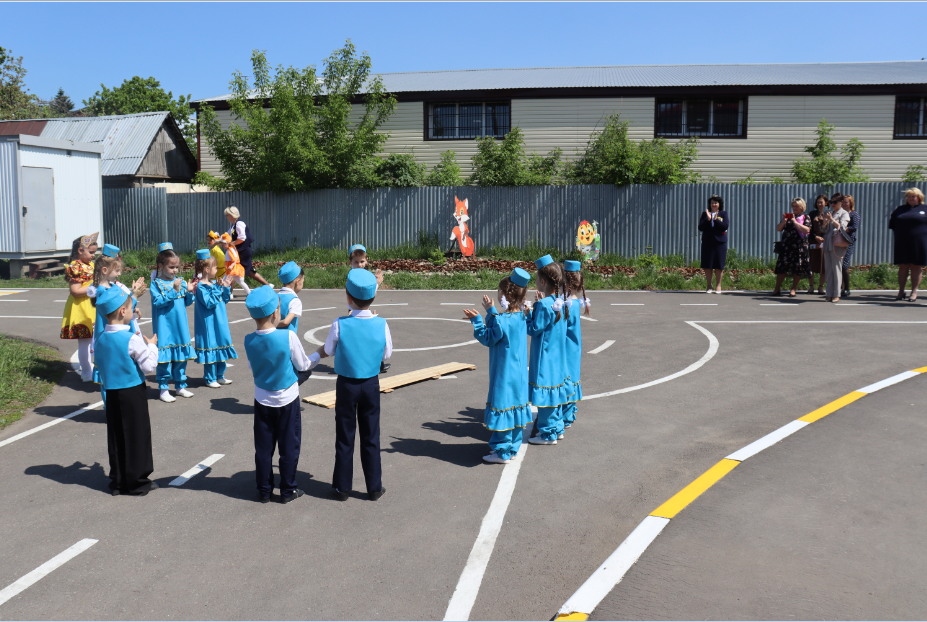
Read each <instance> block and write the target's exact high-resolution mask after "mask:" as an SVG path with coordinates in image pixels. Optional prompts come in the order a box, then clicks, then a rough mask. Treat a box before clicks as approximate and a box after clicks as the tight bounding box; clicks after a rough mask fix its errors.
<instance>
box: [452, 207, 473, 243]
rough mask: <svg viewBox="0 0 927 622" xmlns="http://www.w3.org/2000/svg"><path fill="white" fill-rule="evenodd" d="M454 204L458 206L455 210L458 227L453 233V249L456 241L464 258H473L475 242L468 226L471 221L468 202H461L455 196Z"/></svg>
mask: <svg viewBox="0 0 927 622" xmlns="http://www.w3.org/2000/svg"><path fill="white" fill-rule="evenodd" d="M454 203H456V204H457V205H456V208H455V209H454V220H456V221H457V226H456V227H454V231H452V232H451V237H450V239H451V240H452V242H451V248H454V241H456V242H457V246H458V247H459V248H460V253H461V254H462V255H463V256H464V257H471V256H473V240H472V239H470V235H469V233H470V227H468V226H467V221H468V220H470V216H469V215H468V214H467V208H468V200H467V199H464V200H463V201H461V200H460V199H458V198H457V197H456V196H455V197H454Z"/></svg>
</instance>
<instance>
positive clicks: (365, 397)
mask: <svg viewBox="0 0 927 622" xmlns="http://www.w3.org/2000/svg"><path fill="white" fill-rule="evenodd" d="M357 428H360V445H361V446H360V459H361V466H362V467H363V468H364V482H365V483H366V485H367V493H368V494H369V493H372V492H378V491H379V490H380V489H381V488H382V487H383V481H382V476H383V472H382V469H381V468H380V379H379V377H377V376H374V377H373V378H365V379H357V378H346V377H345V376H338V380H337V381H336V382H335V472H334V473H333V474H332V488H335V489H337V490H338V491H339V492H349V491H350V490H351V486H352V481H353V479H354V436H355V434H356V432H357Z"/></svg>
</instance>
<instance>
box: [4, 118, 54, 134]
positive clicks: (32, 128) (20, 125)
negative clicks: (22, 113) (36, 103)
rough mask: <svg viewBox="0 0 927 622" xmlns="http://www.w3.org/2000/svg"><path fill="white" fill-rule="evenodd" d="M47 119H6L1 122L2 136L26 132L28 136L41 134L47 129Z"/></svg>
mask: <svg viewBox="0 0 927 622" xmlns="http://www.w3.org/2000/svg"><path fill="white" fill-rule="evenodd" d="M46 123H48V121H46V120H44V119H43V120H41V121H6V122H4V123H0V136H13V135H15V134H26V135H27V136H41V135H42V130H44V129H45V124H46Z"/></svg>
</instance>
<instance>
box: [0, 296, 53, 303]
mask: <svg viewBox="0 0 927 622" xmlns="http://www.w3.org/2000/svg"><path fill="white" fill-rule="evenodd" d="M0 302H29V301H28V300H23V299H22V298H2V297H0ZM65 302H67V300H65Z"/></svg>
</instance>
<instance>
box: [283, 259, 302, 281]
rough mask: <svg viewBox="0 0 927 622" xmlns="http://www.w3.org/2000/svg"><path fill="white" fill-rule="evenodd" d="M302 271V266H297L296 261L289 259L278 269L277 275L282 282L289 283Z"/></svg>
mask: <svg viewBox="0 0 927 622" xmlns="http://www.w3.org/2000/svg"><path fill="white" fill-rule="evenodd" d="M302 273H303V270H302V268H300V267H299V266H297V265H296V262H295V261H288V262H286V263H285V264H283V265H282V266H280V269H279V270H278V271H277V276H278V277H279V278H280V282H281V283H283V284H284V285H286V284H287V283H290V282H292V281H295V280H296V279H297V278H299V275H300V274H302Z"/></svg>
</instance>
